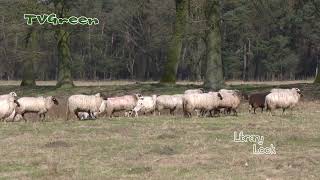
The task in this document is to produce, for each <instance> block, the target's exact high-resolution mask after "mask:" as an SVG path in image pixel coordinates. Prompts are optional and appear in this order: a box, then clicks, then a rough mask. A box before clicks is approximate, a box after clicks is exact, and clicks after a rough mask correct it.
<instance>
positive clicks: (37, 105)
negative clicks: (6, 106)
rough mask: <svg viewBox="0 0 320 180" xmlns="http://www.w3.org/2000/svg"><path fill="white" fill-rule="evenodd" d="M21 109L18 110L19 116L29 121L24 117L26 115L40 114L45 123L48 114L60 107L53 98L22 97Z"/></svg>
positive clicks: (20, 100)
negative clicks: (57, 106)
mask: <svg viewBox="0 0 320 180" xmlns="http://www.w3.org/2000/svg"><path fill="white" fill-rule="evenodd" d="M18 102H19V104H20V107H19V108H17V112H16V115H17V114H20V115H21V116H22V118H23V119H24V120H25V121H27V119H26V118H25V117H24V115H25V114H26V113H38V115H39V117H40V118H41V119H42V121H44V119H45V117H46V113H47V112H48V111H49V110H50V109H51V108H52V107H53V105H58V104H59V102H58V100H57V99H56V98H55V97H53V96H48V97H42V96H41V97H22V98H20V99H18Z"/></svg>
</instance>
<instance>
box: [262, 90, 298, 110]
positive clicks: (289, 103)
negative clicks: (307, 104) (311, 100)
mask: <svg viewBox="0 0 320 180" xmlns="http://www.w3.org/2000/svg"><path fill="white" fill-rule="evenodd" d="M301 97H302V94H301V91H300V89H298V88H292V89H286V90H285V89H282V90H276V91H275V90H273V91H272V92H271V93H270V94H268V95H267V96H266V101H265V103H266V106H267V110H269V111H270V114H272V111H273V110H274V109H278V108H282V113H284V112H285V110H286V109H289V108H290V109H292V108H293V107H295V106H296V105H297V104H298V102H299V100H300V98H301Z"/></svg>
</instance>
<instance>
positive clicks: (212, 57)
mask: <svg viewBox="0 0 320 180" xmlns="http://www.w3.org/2000/svg"><path fill="white" fill-rule="evenodd" d="M207 23H208V27H209V31H208V33H207V36H206V44H207V69H206V74H205V80H204V87H206V88H210V89H213V90H217V89H220V88H222V87H223V86H224V79H223V67H222V59H221V33H220V0H207Z"/></svg>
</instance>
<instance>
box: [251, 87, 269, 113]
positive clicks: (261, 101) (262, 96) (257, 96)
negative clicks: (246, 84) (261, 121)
mask: <svg viewBox="0 0 320 180" xmlns="http://www.w3.org/2000/svg"><path fill="white" fill-rule="evenodd" d="M269 93H270V92H262V93H254V94H251V95H250V96H249V105H250V107H251V108H250V109H249V112H251V109H252V108H253V113H254V114H255V113H256V109H257V108H261V112H263V109H264V107H265V100H266V96H267V95H268V94H269Z"/></svg>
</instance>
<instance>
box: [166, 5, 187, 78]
mask: <svg viewBox="0 0 320 180" xmlns="http://www.w3.org/2000/svg"><path fill="white" fill-rule="evenodd" d="M175 2H176V20H175V25H174V34H173V37H172V39H171V40H170V42H169V49H168V56H167V62H166V63H165V65H164V73H163V75H162V78H161V82H162V83H175V82H176V75H177V70H178V65H179V60H180V54H181V47H182V38H183V35H184V32H185V26H186V19H187V7H188V6H187V2H188V1H187V0H175Z"/></svg>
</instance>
